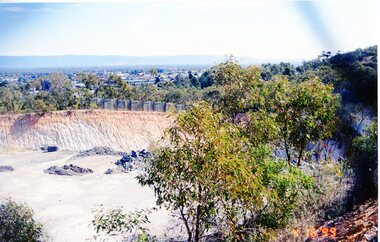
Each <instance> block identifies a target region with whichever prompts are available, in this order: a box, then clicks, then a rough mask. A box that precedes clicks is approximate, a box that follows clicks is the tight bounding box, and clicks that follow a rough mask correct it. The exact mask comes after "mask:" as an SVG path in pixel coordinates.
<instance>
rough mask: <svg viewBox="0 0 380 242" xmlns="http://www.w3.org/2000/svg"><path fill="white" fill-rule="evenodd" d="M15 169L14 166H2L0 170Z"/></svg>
mask: <svg viewBox="0 0 380 242" xmlns="http://www.w3.org/2000/svg"><path fill="white" fill-rule="evenodd" d="M10 171H14V169H13V167H12V166H0V172H10Z"/></svg>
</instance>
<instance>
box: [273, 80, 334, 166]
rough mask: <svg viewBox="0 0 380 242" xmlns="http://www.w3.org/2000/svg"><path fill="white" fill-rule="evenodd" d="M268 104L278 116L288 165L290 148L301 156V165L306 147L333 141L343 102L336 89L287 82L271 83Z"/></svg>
mask: <svg viewBox="0 0 380 242" xmlns="http://www.w3.org/2000/svg"><path fill="white" fill-rule="evenodd" d="M269 87H270V90H269V92H270V95H268V98H269V99H268V103H270V105H271V110H272V111H273V112H274V113H275V115H276V123H277V124H278V126H279V129H280V134H279V137H280V139H281V140H282V142H283V143H284V146H285V150H286V153H287V158H288V162H290V159H291V155H290V148H291V147H294V148H295V149H296V150H297V153H298V165H300V162H301V159H302V155H303V151H304V149H305V146H306V145H307V144H308V143H309V142H312V141H318V140H323V139H326V138H329V137H331V135H332V132H333V131H334V129H335V127H336V124H335V121H336V113H337V111H338V109H339V105H340V99H339V96H338V95H335V94H333V90H334V88H333V86H332V85H325V84H323V83H321V82H320V81H318V80H310V81H305V82H301V83H299V84H294V83H293V84H292V83H290V82H289V81H287V80H286V79H284V78H280V79H277V80H273V81H272V82H271V83H269Z"/></svg>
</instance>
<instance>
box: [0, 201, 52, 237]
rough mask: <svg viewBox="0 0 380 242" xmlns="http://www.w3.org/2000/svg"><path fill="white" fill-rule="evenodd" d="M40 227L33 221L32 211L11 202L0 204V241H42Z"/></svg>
mask: <svg viewBox="0 0 380 242" xmlns="http://www.w3.org/2000/svg"><path fill="white" fill-rule="evenodd" d="M45 238H46V235H45V234H44V232H43V228H42V225H41V224H40V223H38V222H36V221H35V220H34V219H33V210H32V209H31V208H29V207H28V206H26V205H24V204H18V203H15V202H13V201H11V200H7V201H4V202H2V203H1V204H0V240H1V241H10V242H12V241H14V242H16V241H19V242H22V241H43V240H44V239H45Z"/></svg>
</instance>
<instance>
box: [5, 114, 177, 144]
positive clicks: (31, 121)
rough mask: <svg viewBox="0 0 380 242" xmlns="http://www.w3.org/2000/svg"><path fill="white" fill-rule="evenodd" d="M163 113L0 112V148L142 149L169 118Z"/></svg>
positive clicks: (153, 138)
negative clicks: (20, 113) (19, 113)
mask: <svg viewBox="0 0 380 242" xmlns="http://www.w3.org/2000/svg"><path fill="white" fill-rule="evenodd" d="M167 115H168V114H166V113H159V112H143V111H140V112H132V111H110V110H78V111H58V112H51V113H45V114H22V115H1V116H0V149H11V148H30V149H40V147H45V146H57V147H59V149H60V150H78V151H80V150H86V149H90V148H93V147H96V146H107V147H110V148H112V149H114V150H123V151H129V150H132V149H144V148H145V149H146V148H147V147H148V146H149V145H150V143H151V142H154V141H157V140H158V139H159V138H160V137H161V136H162V134H163V131H164V130H165V128H167V127H169V126H170V124H171V123H172V121H173V119H172V118H168V117H167Z"/></svg>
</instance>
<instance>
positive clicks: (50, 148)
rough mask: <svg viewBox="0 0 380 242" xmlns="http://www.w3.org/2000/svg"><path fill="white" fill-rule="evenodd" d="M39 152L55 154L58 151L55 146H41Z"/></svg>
mask: <svg viewBox="0 0 380 242" xmlns="http://www.w3.org/2000/svg"><path fill="white" fill-rule="evenodd" d="M41 150H42V151H43V152H55V151H58V147H57V146H43V147H41Z"/></svg>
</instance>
